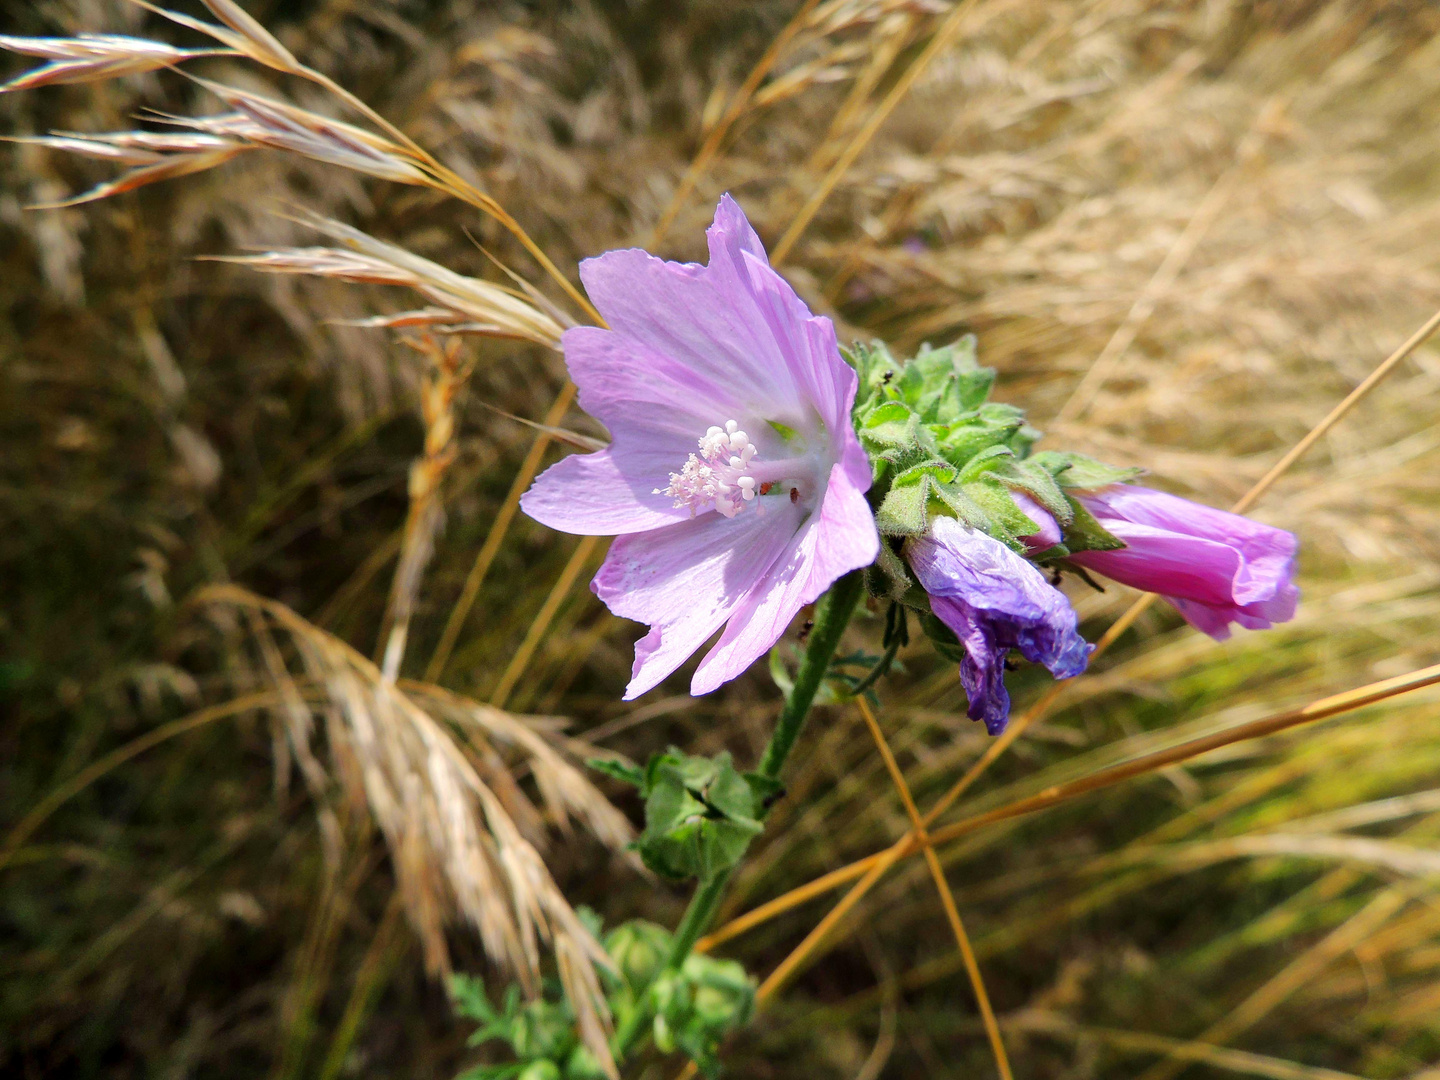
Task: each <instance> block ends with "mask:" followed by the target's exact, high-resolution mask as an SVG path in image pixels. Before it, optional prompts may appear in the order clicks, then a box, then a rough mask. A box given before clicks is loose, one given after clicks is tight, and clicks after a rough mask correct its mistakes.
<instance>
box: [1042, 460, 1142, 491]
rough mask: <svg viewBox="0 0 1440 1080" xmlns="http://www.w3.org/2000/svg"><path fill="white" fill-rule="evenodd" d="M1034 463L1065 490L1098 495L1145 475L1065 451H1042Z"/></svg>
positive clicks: (1137, 470)
mask: <svg viewBox="0 0 1440 1080" xmlns="http://www.w3.org/2000/svg"><path fill="white" fill-rule="evenodd" d="M1030 460H1031V461H1033V462H1035V463H1036V464H1037V465H1040V466H1041V467H1042V468H1044V469H1045V470H1046V471H1048V472H1049V473H1050V474H1051V475H1052V476H1054V477H1055V479H1056V481H1057V482H1058V483H1059V484H1060V486H1061V487H1063V488H1070V489H1074V490H1078V491H1094V490H1095V489H1096V488H1102V487H1106V486H1108V485H1110V484H1123V483H1126V482H1128V481H1130V480H1134V479H1135V478H1136V477H1138V476H1141V475H1143V474H1144V472H1145V470H1144V469H1125V468H1121V467H1120V466H1118V465H1107V464H1105V462H1103V461H1096V460H1095V459H1094V458H1092V457H1086V456H1085V455H1084V454H1072V453H1070V452H1069V451H1065V450H1042V451H1041V452H1040V453H1038V454H1035V455H1034V456H1033V457H1032V458H1031V459H1030Z"/></svg>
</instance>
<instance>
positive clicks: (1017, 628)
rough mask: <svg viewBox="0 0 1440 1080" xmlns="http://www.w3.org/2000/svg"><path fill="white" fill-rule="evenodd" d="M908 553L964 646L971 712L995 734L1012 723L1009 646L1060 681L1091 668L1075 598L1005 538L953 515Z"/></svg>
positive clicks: (932, 604)
mask: <svg viewBox="0 0 1440 1080" xmlns="http://www.w3.org/2000/svg"><path fill="white" fill-rule="evenodd" d="M1037 509H1038V508H1037ZM1027 513H1028V511H1027ZM1040 513H1042V514H1043V513H1044V511H1040ZM1045 516H1046V517H1048V516H1049V515H1045ZM1052 520H1053V519H1052ZM1045 546H1046V547H1048V546H1050V545H1049V544H1046V545H1045ZM905 555H906V557H907V559H908V560H909V562H910V568H911V569H912V570H914V571H915V576H916V577H917V578H919V579H920V584H921V585H923V586H924V587H925V591H926V592H927V593H929V594H930V607H931V610H932V611H934V613H935V615H936V617H937V618H939V619H940V620H941V621H942V622H943V623H944V624H945V625H946V626H948V627H949V628H950V629H951V630H953V631H954V632H955V636H956V637H958V638H959V639H960V644H961V645H963V646H964V648H965V658H964V659H963V660H961V661H960V682H961V684H962V685H963V686H964V687H965V693H966V695H967V696H968V697H969V699H970V707H969V710H968V711H969V715H970V718H971V719H972V720H984V721H985V729H986V730H987V731H989V732H990V734H991V735H998V734H1000V732H1002V731H1004V730H1005V724H1006V722H1007V721H1008V720H1009V718H1010V695H1009V693H1008V692H1007V691H1006V689H1005V654H1006V653H1007V652H1008V651H1009V650H1010V649H1019V650H1020V655H1021V656H1023V657H1025V659H1027V660H1030V661H1033V662H1035V663H1037V664H1044V665H1045V666H1046V667H1047V668H1049V669H1050V674H1052V675H1054V676H1055V677H1056V678H1057V679H1068V678H1069V677H1071V676H1072V675H1078V674H1080V672H1082V671H1084V670H1085V665H1086V663H1087V662H1088V659H1089V656H1090V649H1091V646H1089V645H1087V644H1086V643H1085V639H1084V638H1082V637H1081V636H1080V633H1079V631H1078V630H1077V629H1076V619H1075V611H1074V609H1073V608H1071V606H1070V601H1069V600H1067V599H1065V595H1064V593H1062V592H1060V591H1059V590H1058V589H1055V588H1053V587H1052V586H1051V585H1050V584H1049V583H1048V582H1046V580H1045V577H1044V575H1043V574H1041V573H1040V571H1039V570H1038V569H1037V568H1036V567H1035V565H1034V564H1033V563H1030V562H1027V561H1026V560H1025V559H1024V558H1023V557H1021V556H1019V555H1017V554H1015V552H1013V551H1011V550H1010V549H1009V548H1008V547H1006V546H1005V545H1004V544H1002V543H1001V542H1000V541H998V540H996V539H994V538H993V537H991V536H987V535H986V534H985V533H983V532H980V531H978V530H974V529H969V528H967V527H966V526H964V525H962V524H961V523H960V522H958V521H956V520H955V519H954V518H949V517H937V518H935V519H934V520H933V521H932V522H931V524H930V530H929V531H928V532H927V533H926V534H925V535H924V536H922V537H919V538H917V539H915V540H912V541H910V542H909V543H908V544H907V545H906V546H905Z"/></svg>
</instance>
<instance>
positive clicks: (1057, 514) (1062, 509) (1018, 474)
mask: <svg viewBox="0 0 1440 1080" xmlns="http://www.w3.org/2000/svg"><path fill="white" fill-rule="evenodd" d="M992 475H993V476H994V477H995V479H997V480H999V481H1000V482H1001V483H1002V484H1004V485H1005V486H1006V487H1008V488H1010V489H1011V490H1013V491H1023V492H1024V493H1025V494H1026V495H1029V496H1030V497H1031V498H1032V499H1034V500H1035V501H1036V502H1037V503H1039V504H1040V505H1041V506H1043V507H1044V508H1045V510H1046V511H1048V512H1049V514H1050V516H1051V517H1053V518H1054V519H1055V520H1056V521H1057V522H1059V523H1060V525H1061V527H1062V528H1063V527H1064V526H1066V525H1069V524H1070V521H1071V519H1072V518H1073V517H1074V515H1075V512H1074V511H1073V510H1072V509H1071V508H1070V500H1069V499H1067V498H1066V497H1065V492H1064V491H1062V490H1061V488H1060V485H1059V484H1057V483H1056V482H1055V478H1054V477H1053V476H1051V475H1050V472H1049V471H1048V470H1047V469H1045V468H1044V467H1043V466H1041V465H1038V464H1036V463H1035V461H1033V460H1029V459H1027V460H1024V461H1017V460H1011V461H1009V462H1006V463H1005V464H1004V466H1003V468H1000V469H997V470H995V472H994V473H993V474H992ZM1039 524H1040V523H1039V522H1038V521H1037V522H1035V525H1036V526H1037V527H1038V526H1039ZM1021 535H1022V536H1031V535H1034V534H1033V533H1022V534H1021Z"/></svg>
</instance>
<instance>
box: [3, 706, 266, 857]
mask: <svg viewBox="0 0 1440 1080" xmlns="http://www.w3.org/2000/svg"><path fill="white" fill-rule="evenodd" d="M281 703H282V702H281V696H280V694H278V693H276V692H275V691H273V690H261V691H257V692H256V693H253V694H246V695H244V696H243V697H238V698H234V699H232V700H230V701H226V702H222V703H221V704H219V705H211V706H210V707H209V708H206V709H200V710H199V711H197V712H193V713H191V714H190V715H189V716H182V717H181V718H180V719H178V720H172V721H170V723H168V724H161V725H160V726H159V727H157V728H155V729H154V730H153V731H148V732H146V733H145V734H144V735H141V736H140V737H139V738H137V739H131V740H130V741H129V742H128V743H126V744H125V745H124V746H121V747H119V748H118V749H115V750H112V751H111V752H110V753H108V754H106V755H105V756H104V757H102V758H100V759H99V760H98V761H92V762H91V763H90V764H89V765H87V766H86V767H85V768H83V769H81V770H80V771H79V772H78V773H76V774H75V775H74V776H72V777H71V778H70V779H69V780H66V781H65V782H64V783H62V784H60V785H59V786H58V787H56V788H55V789H54V790H53V791H51V792H50V794H49V795H46V796H45V798H43V799H41V800H40V801H39V802H38V803H36V804H35V806H34V808H33V809H31V811H30V812H29V813H28V814H26V815H25V816H24V817H23V818H21V819H20V820H19V821H18V822H17V823H16V824H15V827H14V828H13V829H11V830H10V832H9V833H8V834H7V835H6V837H5V843H4V844H3V845H0V870H3V869H5V867H6V866H7V865H8V864H9V862H10V859H11V858H12V857H13V856H14V854H15V852H16V851H17V850H18V849H19V848H20V846H21V845H22V844H24V843H25V841H26V840H28V839H30V837H31V836H33V835H34V833H35V830H36V829H38V828H39V827H40V826H41V825H43V824H45V821H46V820H47V819H48V818H49V817H50V815H51V814H53V813H55V811H56V810H58V809H60V807H61V806H63V805H64V804H65V803H67V802H69V801H70V800H71V799H73V798H74V797H75V796H76V795H78V794H80V792H82V791H84V790H85V789H86V788H87V787H89V786H90V785H91V784H93V783H94V782H95V781H96V780H99V779H100V778H101V777H102V776H104V775H105V774H106V773H108V772H110V771H112V770H113V769H115V768H116V767H118V766H120V765H123V764H125V762H127V761H129V760H130V759H131V758H133V757H136V756H138V755H140V754H143V753H144V752H145V751H146V750H149V749H151V748H152V747H156V746H159V745H160V744H161V743H163V742H167V741H168V740H170V739H173V738H175V736H177V735H184V734H185V733H186V732H187V731H194V730H195V729H196V728H199V727H204V726H205V725H206V724H212V723H214V722H215V721H216V720H226V719H229V718H230V717H232V716H238V715H240V714H241V713H245V712H249V711H250V710H251V709H266V708H270V707H271V706H273V705H278V704H281Z"/></svg>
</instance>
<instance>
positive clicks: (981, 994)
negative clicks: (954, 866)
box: [767, 696, 1013, 1080]
mask: <svg viewBox="0 0 1440 1080" xmlns="http://www.w3.org/2000/svg"><path fill="white" fill-rule="evenodd" d="M855 704H856V706H857V707H858V708H859V709H860V715H861V716H862V717H863V718H864V720H865V726H866V727H867V728H869V729H870V737H871V738H872V739H874V740H875V747H876V749H877V750H879V751H880V756H881V758H883V759H884V761H885V770H886V771H887V772H888V773H889V774H890V780H891V782H892V783H893V784H894V785H895V790H896V791H898V792H899V793H900V800H901V802H903V803H904V804H905V813H906V814H907V815H908V816H909V818H910V828H911V830H912V832H913V833H914V834H915V838H916V841H917V842H918V843H919V844H920V845H921V847H922V848H923V849H924V852H925V864H926V866H927V867H928V868H929V870H930V877H931V880H933V881H934V882H935V890H936V891H937V892H938V893H939V894H940V903H941V905H942V906H943V907H944V909H945V918H946V919H947V920H948V921H949V923H950V930H951V932H952V933H953V934H954V935H955V944H956V946H957V947H958V948H959V950H960V956H961V958H962V960H963V961H964V963H965V973H966V974H967V975H968V976H969V977H970V987H971V989H973V990H974V991H975V1003H976V1005H978V1006H979V1009H980V1020H981V1022H982V1023H983V1024H984V1025H985V1035H986V1037H987V1038H988V1039H989V1040H990V1050H991V1052H992V1053H993V1054H994V1055H995V1068H996V1070H997V1071H998V1072H999V1073H1000V1078H1001V1080H1011V1077H1012V1075H1013V1074H1012V1073H1011V1070H1010V1057H1009V1055H1008V1054H1006V1052H1005V1040H1004V1039H1003V1038H1001V1036H1000V1026H999V1025H998V1024H997V1023H996V1022H995V1010H994V1009H993V1008H991V1005H990V995H989V994H988V993H987V992H986V990H985V980H984V978H983V977H982V976H981V974H980V964H979V962H978V961H976V959H975V950H974V948H972V947H971V945H970V935H969V934H968V933H966V931H965V924H964V923H963V922H962V921H961V919H960V909H959V908H958V907H956V905H955V895H954V893H952V892H951V891H950V883H949V882H948V881H947V880H946V879H945V871H944V870H943V869H942V868H941V866H940V860H939V858H938V857H937V856H936V854H935V848H934V846H933V845H932V844H931V843H930V837H929V835H928V834H927V833H926V831H925V822H924V821H923V819H922V818H921V816H920V808H919V807H918V806H916V805H915V798H914V796H913V795H911V794H910V785H909V784H907V783H906V782H905V774H904V773H903V772H901V771H900V765H899V763H898V762H897V761H896V760H895V755H894V753H893V752H892V751H891V750H890V744H889V743H888V742H886V741H885V733H884V731H882V730H881V729H880V724H879V721H877V720H876V719H875V714H874V713H872V712H871V711H870V703H869V702H867V701H866V700H865V698H864V696H860V697H857V698H856V699H855ZM767 981H768V980H767ZM772 992H773V991H772Z"/></svg>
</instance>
